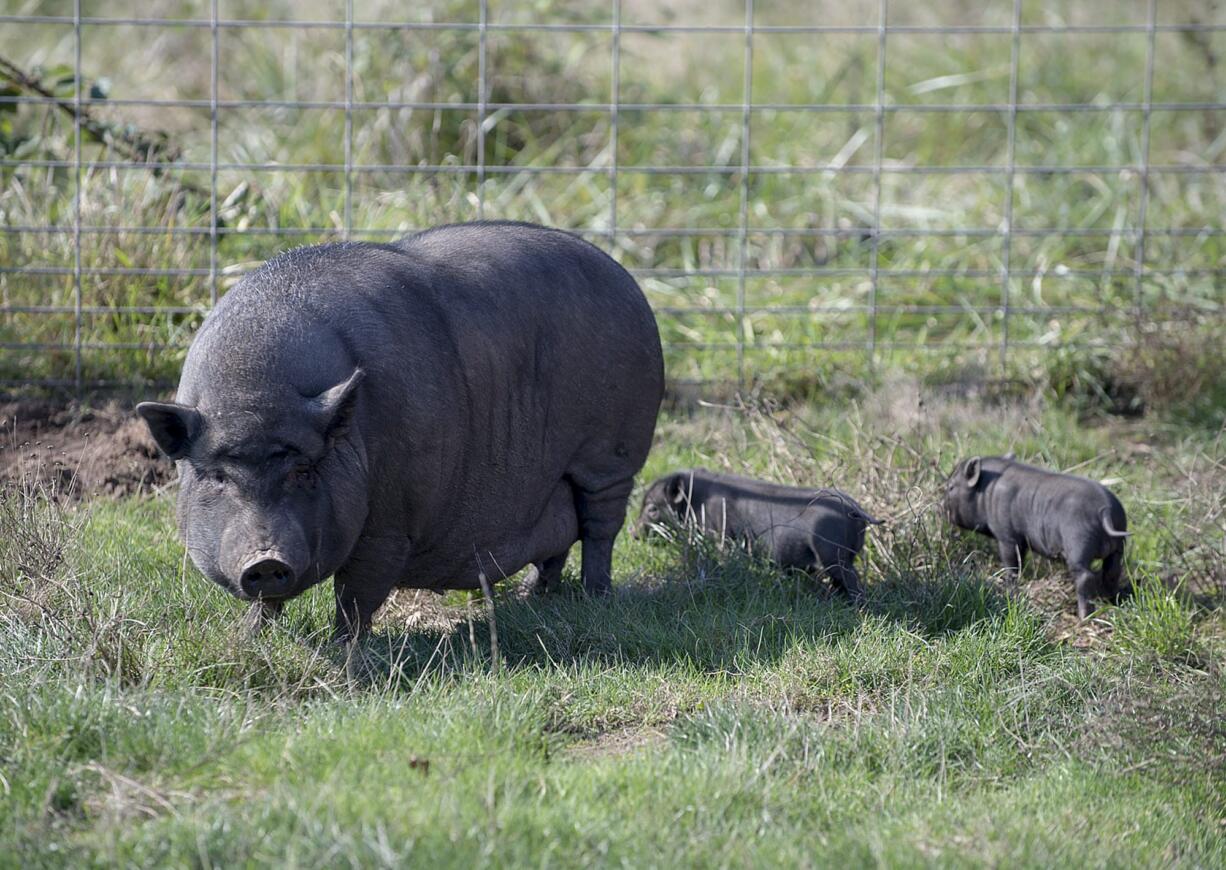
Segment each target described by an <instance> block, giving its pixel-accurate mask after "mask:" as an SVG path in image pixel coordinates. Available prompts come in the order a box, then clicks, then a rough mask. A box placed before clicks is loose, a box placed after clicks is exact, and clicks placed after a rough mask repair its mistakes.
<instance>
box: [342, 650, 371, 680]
mask: <svg viewBox="0 0 1226 870" xmlns="http://www.w3.org/2000/svg"><path fill="white" fill-rule="evenodd" d="M345 677H346V679H348V680H349V682H351V683H354V684H360V683H367V682H370V677H371V661H370V657H369V656H368V655H367V654H366V648H365V645H364V644H363V643H362V642H361V641H358V640H351V641H349V642H348V643H346V644H345Z"/></svg>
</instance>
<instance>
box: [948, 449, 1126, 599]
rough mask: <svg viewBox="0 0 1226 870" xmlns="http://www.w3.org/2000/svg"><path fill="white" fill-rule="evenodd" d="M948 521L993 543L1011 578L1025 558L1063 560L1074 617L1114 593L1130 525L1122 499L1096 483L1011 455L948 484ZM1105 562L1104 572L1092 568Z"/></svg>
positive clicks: (968, 465) (966, 470)
mask: <svg viewBox="0 0 1226 870" xmlns="http://www.w3.org/2000/svg"><path fill="white" fill-rule="evenodd" d="M945 511H946V514H947V516H948V517H949V520H950V522H952V523H953V524H954V525H956V526H958V527H959V528H963V529H969V530H971V531H975V532H979V533H980V534H984V535H987V536H988V537H990V538H995V539H996V543H997V546H998V548H999V551H1000V560H1001V562H1002V563H1003V564H1004V567H1005V570H1006V571H1007V572H1008V574H1009V575H1010V576H1011V577H1013V578H1016V577H1017V575H1018V572H1019V571H1020V570H1021V567H1022V561H1023V560H1024V559H1025V557H1026V553H1027V552H1028V551H1030V550H1034V551H1035V552H1036V553H1038V554H1039V555H1041V556H1047V557H1048V558H1051V559H1063V560H1064V562H1065V564H1066V565H1068V569H1069V572H1070V573H1071V574H1072V575H1073V581H1074V583H1075V584H1076V586H1077V614H1078V616H1079V617H1080V618H1082V619H1085V618H1086V617H1087V616H1089V615H1090V613H1091V611H1092V610H1093V608H1092V607H1091V605H1090V599H1091V598H1096V597H1115V596H1117V595H1118V594H1119V587H1120V578H1121V576H1122V574H1123V567H1124V540H1125V538H1127V537H1128V533H1127V531H1126V529H1127V519H1126V518H1125V516H1124V507H1123V505H1121V504H1120V501H1119V499H1117V498H1116V497H1115V495H1114V494H1113V493H1112V492H1111V491H1110V490H1109V489H1107V488H1106V487H1105V486H1103V485H1102V484H1101V483H1098V482H1096V481H1093V480H1088V479H1087V478H1084V477H1077V476H1075V475H1072V474H1061V473H1059V472H1055V471H1048V470H1046V469H1043V468H1036V467H1035V466H1033V465H1026V464H1025V463H1022V462H1018V461H1016V460H1014V459H1012V458H1011V457H1004V456H984V457H979V456H974V457H971V458H970V459H965V460H963V461H961V462H959V463H958V464H957V466H955V468H954V470H953V473H952V474H951V475H950V476H949V479H948V480H947V481H946V482H945ZM1096 559H1102V571H1101V572H1096V571H1094V570H1093V568H1092V567H1091V565H1092V563H1093V562H1094V561H1095V560H1096Z"/></svg>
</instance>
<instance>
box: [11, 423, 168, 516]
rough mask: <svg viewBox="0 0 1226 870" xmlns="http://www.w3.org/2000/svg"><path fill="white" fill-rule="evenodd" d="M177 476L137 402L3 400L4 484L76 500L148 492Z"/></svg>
mask: <svg viewBox="0 0 1226 870" xmlns="http://www.w3.org/2000/svg"><path fill="white" fill-rule="evenodd" d="M174 477H175V468H174V463H173V462H171V461H169V460H168V459H166V458H164V457H163V456H161V454H159V453H158V450H157V447H156V446H155V445H154V443H153V439H152V438H150V437H149V433H148V431H147V430H146V429H145V424H144V423H143V422H142V421H141V420H140V418H138V417H137V416H136V414H135V413H133V411H132V409H131V407H130V406H126V405H121V404H119V403H116V402H110V403H107V404H103V405H99V406H89V407H87V406H73V405H68V406H65V405H64V404H63V403H62V402H59V403H56V402H50V401H43V400H21V401H12V402H0V485H8V484H22V483H23V482H24V484H25V485H26V486H41V487H45V488H46V489H48V490H49V491H51V492H53V493H56V494H59V495H62V496H67V497H70V498H85V497H93V496H112V497H115V496H123V495H132V494H136V493H149V492H153V491H156V490H157V489H158V488H159V487H163V486H166V485H167V484H169V483H170V482H171V481H173V480H174Z"/></svg>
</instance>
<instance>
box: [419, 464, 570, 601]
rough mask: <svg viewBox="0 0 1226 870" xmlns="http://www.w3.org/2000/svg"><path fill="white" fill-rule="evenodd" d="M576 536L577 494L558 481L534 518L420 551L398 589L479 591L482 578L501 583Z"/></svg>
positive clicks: (461, 535) (559, 551) (492, 526)
mask: <svg viewBox="0 0 1226 870" xmlns="http://www.w3.org/2000/svg"><path fill="white" fill-rule="evenodd" d="M465 525H466V526H467V527H468V528H469V529H471V528H472V526H471V525H469V524H465ZM478 525H481V524H478ZM482 531H485V532H487V533H488V534H486V535H483V534H482ZM578 537H579V519H578V516H577V515H576V513H575V498H574V492H573V490H572V489H571V486H570V484H569V483H567V482H566V481H565V480H560V481H558V483H557V485H556V486H555V487H554V488H553V490H552V491H551V493H550V495H549V498H548V500H547V501H546V504H545V507H544V509H543V510H542V511H541V512H540V514H539V515H538V516H536V517H532V518H524V517H520V518H518V522H517V523H511V524H502V525H501V527H499V524H498V523H491V524H489V525H488V526H487V527H486V528H485V529H484V530H481V531H471V530H470V531H461V530H458V529H457V531H456V532H455V533H453V534H448V535H447V536H446V537H445V539H444V540H441V541H438V542H435V543H432V544H430V545H428V546H425V547H423V548H421V549H419V550H417V551H416V552H414V554H413V555H412V556H411V557H410V559H409V563H408V566H407V570H406V571H405V573H404V576H403V577H401V579H400V581H399V582H398V584H397V585H399V586H404V587H409V588H427V589H477V588H480V586H481V577H480V575H481V574H482V573H484V574H485V576H486V579H488V580H489V581H490V582H491V583H497V582H498V581H500V580H503V579H505V578H507V577H510V576H511V575H512V574H515V573H516V572H518V571H520V570H521V569H522V568H525V567H526V566H528V565H530V564H532V563H534V562H539V561H542V560H544V559H547V558H549V557H550V556H556V555H560V554H562V553H564V552H566V550H567V549H569V548H570V547H571V546H572V545H573V544H574V543H575V541H576V540H578Z"/></svg>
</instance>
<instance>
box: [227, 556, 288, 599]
mask: <svg viewBox="0 0 1226 870" xmlns="http://www.w3.org/2000/svg"><path fill="white" fill-rule="evenodd" d="M297 580H298V578H297V577H296V576H295V573H294V570H293V569H292V568H291V567H290V566H289V565H287V564H286V563H285V562H283V561H281V560H280V559H278V558H276V557H270V556H257V557H256V558H255V559H252V560H251V561H250V562H248V563H247V564H246V565H245V566H244V567H243V573H242V576H241V577H240V578H239V581H238V585H239V588H240V589H242V590H243V594H245V595H249V596H251V597H252V598H281V597H283V596H286V595H289V594H290V593H291V592H293V591H294V589H295V586H296V584H297Z"/></svg>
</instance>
